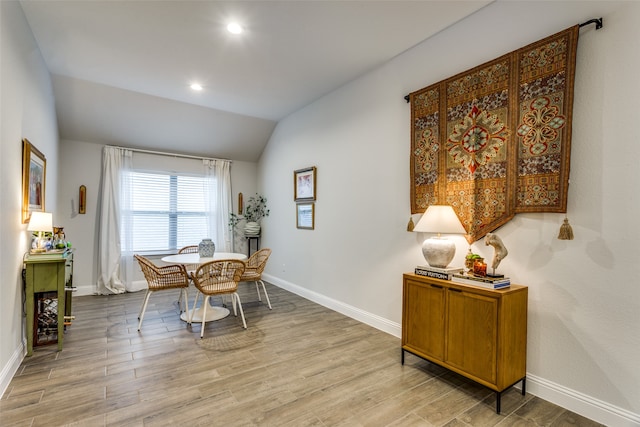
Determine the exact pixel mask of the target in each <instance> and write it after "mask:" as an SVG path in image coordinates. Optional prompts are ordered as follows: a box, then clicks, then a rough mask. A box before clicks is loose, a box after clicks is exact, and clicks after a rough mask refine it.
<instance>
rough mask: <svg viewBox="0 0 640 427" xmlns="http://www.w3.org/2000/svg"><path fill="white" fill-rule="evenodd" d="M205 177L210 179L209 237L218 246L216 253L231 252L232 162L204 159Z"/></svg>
mask: <svg viewBox="0 0 640 427" xmlns="http://www.w3.org/2000/svg"><path fill="white" fill-rule="evenodd" d="M202 163H203V167H204V170H205V175H206V176H207V177H208V178H209V190H208V191H207V192H206V194H207V196H208V198H207V200H206V205H205V206H206V208H207V209H208V210H209V224H208V226H209V229H208V230H207V235H208V236H211V239H212V240H213V242H214V243H215V244H216V251H218V252H231V233H230V230H229V225H228V221H229V213H230V212H231V162H230V161H228V160H213V159H203V160H202Z"/></svg>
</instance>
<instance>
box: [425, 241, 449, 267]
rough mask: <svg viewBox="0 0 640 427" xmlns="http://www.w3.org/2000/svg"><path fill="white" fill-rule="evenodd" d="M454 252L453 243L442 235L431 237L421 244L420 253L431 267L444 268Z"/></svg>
mask: <svg viewBox="0 0 640 427" xmlns="http://www.w3.org/2000/svg"><path fill="white" fill-rule="evenodd" d="M455 254H456V245H455V243H453V242H452V241H451V240H447V239H445V238H442V237H431V238H429V239H427V240H425V241H424V243H423V244H422V255H424V259H426V260H427V263H429V265H430V266H431V267H436V268H446V267H447V265H449V263H450V262H451V260H452V259H453V256H454V255H455Z"/></svg>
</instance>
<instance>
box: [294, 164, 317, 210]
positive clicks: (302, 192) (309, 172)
mask: <svg viewBox="0 0 640 427" xmlns="http://www.w3.org/2000/svg"><path fill="white" fill-rule="evenodd" d="M315 199H316V167H315V166H312V167H310V168H305V169H298V170H296V171H294V172H293V200H295V201H296V202H310V201H314V200H315Z"/></svg>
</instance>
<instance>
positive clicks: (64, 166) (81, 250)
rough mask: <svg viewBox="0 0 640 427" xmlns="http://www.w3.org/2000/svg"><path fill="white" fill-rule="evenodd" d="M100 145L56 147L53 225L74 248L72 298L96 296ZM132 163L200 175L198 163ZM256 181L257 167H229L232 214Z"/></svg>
mask: <svg viewBox="0 0 640 427" xmlns="http://www.w3.org/2000/svg"><path fill="white" fill-rule="evenodd" d="M103 147H104V145H101V144H93V143H87V142H79V141H68V140H63V141H61V143H60V170H61V173H60V190H59V194H58V197H59V198H58V206H59V209H58V212H57V214H56V216H55V218H56V221H55V222H56V225H57V226H61V227H64V231H65V235H66V238H67V240H68V241H70V242H71V243H72V244H73V246H74V247H75V248H76V252H75V254H74V275H73V281H74V286H76V287H77V288H78V290H77V292H76V293H75V294H74V295H76V296H79V295H90V294H94V293H96V292H97V288H96V280H97V262H96V257H97V250H98V248H97V235H98V234H97V233H98V217H97V208H98V201H99V192H100V175H101V170H102V148H103ZM134 163H135V165H134V166H136V167H141V168H154V167H158V168H166V169H167V170H176V171H183V172H189V171H191V172H202V169H201V165H202V163H201V162H200V161H199V160H194V159H184V158H174V157H168V156H157V155H150V154H144V153H134ZM256 181H257V164H256V163H252V162H240V161H234V162H233V163H232V164H231V186H232V194H233V203H234V212H235V211H236V209H237V200H238V197H237V194H238V192H242V193H243V194H244V196H245V198H246V197H248V195H252V194H254V193H255V192H256V191H257V190H256ZM81 185H85V186H86V187H87V210H86V213H85V214H78V192H79V188H80V186H81ZM245 245H246V242H245V241H244V239H237V241H236V248H235V250H236V251H238V252H245V251H246V246H245Z"/></svg>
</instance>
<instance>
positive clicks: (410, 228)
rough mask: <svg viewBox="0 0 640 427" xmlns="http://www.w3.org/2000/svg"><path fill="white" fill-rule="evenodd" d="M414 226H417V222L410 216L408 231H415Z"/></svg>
mask: <svg viewBox="0 0 640 427" xmlns="http://www.w3.org/2000/svg"><path fill="white" fill-rule="evenodd" d="M413 227H415V224H414V223H413V217H411V216H410V217H409V224H407V231H413Z"/></svg>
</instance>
